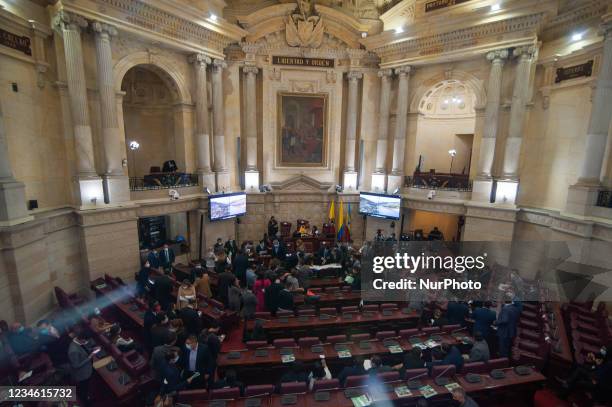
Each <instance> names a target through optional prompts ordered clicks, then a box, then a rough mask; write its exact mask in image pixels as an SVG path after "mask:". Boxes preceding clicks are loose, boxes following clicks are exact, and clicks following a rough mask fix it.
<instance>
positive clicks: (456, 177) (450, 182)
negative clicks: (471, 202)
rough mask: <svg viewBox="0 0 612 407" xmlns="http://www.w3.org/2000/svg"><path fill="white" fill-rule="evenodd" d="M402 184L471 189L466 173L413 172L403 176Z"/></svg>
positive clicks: (421, 186)
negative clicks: (409, 175)
mask: <svg viewBox="0 0 612 407" xmlns="http://www.w3.org/2000/svg"><path fill="white" fill-rule="evenodd" d="M404 186H406V187H409V188H422V189H437V190H452V191H468V192H469V191H471V190H472V182H471V181H470V179H469V176H468V175H464V174H448V173H441V172H415V173H414V174H413V175H412V177H405V180H404Z"/></svg>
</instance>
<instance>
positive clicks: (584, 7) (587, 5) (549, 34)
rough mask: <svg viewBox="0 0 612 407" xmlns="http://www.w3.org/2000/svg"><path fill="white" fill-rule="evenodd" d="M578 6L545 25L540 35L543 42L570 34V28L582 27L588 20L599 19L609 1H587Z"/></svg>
mask: <svg viewBox="0 0 612 407" xmlns="http://www.w3.org/2000/svg"><path fill="white" fill-rule="evenodd" d="M578 4H579V5H578V6H577V7H573V8H572V9H571V10H570V11H568V12H566V13H563V14H559V15H557V16H556V17H554V18H552V19H551V20H550V21H548V22H547V23H546V25H545V26H544V29H543V31H542V34H541V36H542V38H543V39H544V40H545V41H548V40H551V39H554V38H558V37H563V36H565V35H567V33H568V32H571V31H572V28H576V27H579V26H583V25H584V24H585V23H586V22H587V21H589V20H594V19H599V18H600V17H601V16H602V15H603V14H605V12H606V10H607V7H608V4H609V1H607V0H588V1H585V2H583V3H582V4H580V3H578Z"/></svg>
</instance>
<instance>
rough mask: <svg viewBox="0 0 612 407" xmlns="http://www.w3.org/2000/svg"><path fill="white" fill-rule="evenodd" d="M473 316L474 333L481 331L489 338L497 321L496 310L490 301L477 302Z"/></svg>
mask: <svg viewBox="0 0 612 407" xmlns="http://www.w3.org/2000/svg"><path fill="white" fill-rule="evenodd" d="M474 305H475V308H474V311H473V312H472V318H473V319H474V333H476V332H480V333H481V334H482V336H483V337H484V338H485V339H487V338H488V337H489V335H490V333H491V325H492V324H493V322H495V318H496V315H495V311H493V310H492V309H491V308H490V306H491V303H490V302H486V303H484V304H483V303H482V302H480V301H479V302H476V303H475V304H474Z"/></svg>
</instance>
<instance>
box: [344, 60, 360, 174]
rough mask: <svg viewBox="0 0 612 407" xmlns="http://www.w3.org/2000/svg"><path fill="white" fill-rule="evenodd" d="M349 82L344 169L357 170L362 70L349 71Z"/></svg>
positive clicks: (346, 170) (347, 170)
mask: <svg viewBox="0 0 612 407" xmlns="http://www.w3.org/2000/svg"><path fill="white" fill-rule="evenodd" d="M346 77H347V79H348V81H349V84H348V102H347V108H346V142H345V143H346V144H345V149H344V171H345V172H354V171H355V149H356V145H355V143H356V139H357V103H358V97H359V79H361V78H362V77H363V74H362V73H361V72H354V71H352V72H349V73H348V74H347V75H346Z"/></svg>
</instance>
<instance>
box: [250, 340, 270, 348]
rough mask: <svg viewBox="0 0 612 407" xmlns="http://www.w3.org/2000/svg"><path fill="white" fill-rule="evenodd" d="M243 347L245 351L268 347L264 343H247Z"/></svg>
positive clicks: (266, 343)
mask: <svg viewBox="0 0 612 407" xmlns="http://www.w3.org/2000/svg"><path fill="white" fill-rule="evenodd" d="M245 345H246V347H247V349H258V348H265V347H267V346H269V345H268V342H266V341H247V342H246V344H245Z"/></svg>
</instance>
